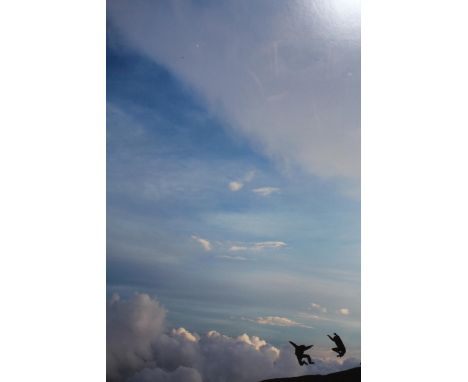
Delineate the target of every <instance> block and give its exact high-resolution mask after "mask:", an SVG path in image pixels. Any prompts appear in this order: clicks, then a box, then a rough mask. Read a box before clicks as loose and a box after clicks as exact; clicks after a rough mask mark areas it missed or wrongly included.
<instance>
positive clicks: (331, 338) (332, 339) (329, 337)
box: [327, 334, 335, 342]
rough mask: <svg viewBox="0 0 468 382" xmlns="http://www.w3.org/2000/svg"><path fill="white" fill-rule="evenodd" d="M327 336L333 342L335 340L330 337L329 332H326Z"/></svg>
mask: <svg viewBox="0 0 468 382" xmlns="http://www.w3.org/2000/svg"><path fill="white" fill-rule="evenodd" d="M327 337H328V338H330V339H331V340H332V341H333V342H335V340H334V339H333V338H331V337H330V335H329V334H327Z"/></svg>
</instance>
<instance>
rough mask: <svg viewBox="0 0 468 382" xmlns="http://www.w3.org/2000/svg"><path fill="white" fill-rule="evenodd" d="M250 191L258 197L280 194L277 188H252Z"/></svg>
mask: <svg viewBox="0 0 468 382" xmlns="http://www.w3.org/2000/svg"><path fill="white" fill-rule="evenodd" d="M252 191H253V192H255V193H256V194H257V195H260V196H269V195H271V194H274V193H278V192H280V189H279V188H278V187H259V188H254V189H253V190H252Z"/></svg>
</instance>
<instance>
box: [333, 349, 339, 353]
mask: <svg viewBox="0 0 468 382" xmlns="http://www.w3.org/2000/svg"><path fill="white" fill-rule="evenodd" d="M332 350H333V351H334V352H335V353H338V354H340V349H339V348H333V349H332Z"/></svg>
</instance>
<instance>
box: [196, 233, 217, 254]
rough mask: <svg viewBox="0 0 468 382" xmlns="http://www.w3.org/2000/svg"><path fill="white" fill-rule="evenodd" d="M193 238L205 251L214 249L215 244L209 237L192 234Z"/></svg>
mask: <svg viewBox="0 0 468 382" xmlns="http://www.w3.org/2000/svg"><path fill="white" fill-rule="evenodd" d="M192 239H193V240H195V241H196V242H198V243H199V244H200V245H201V246H202V247H203V249H204V250H205V251H211V250H212V249H213V246H212V245H211V242H210V241H209V240H207V239H203V238H201V237H199V236H195V235H192Z"/></svg>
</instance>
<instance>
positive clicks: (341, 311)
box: [338, 308, 349, 316]
mask: <svg viewBox="0 0 468 382" xmlns="http://www.w3.org/2000/svg"><path fill="white" fill-rule="evenodd" d="M338 313H340V314H341V315H342V316H348V315H349V309H348V308H341V309H339V310H338Z"/></svg>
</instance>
